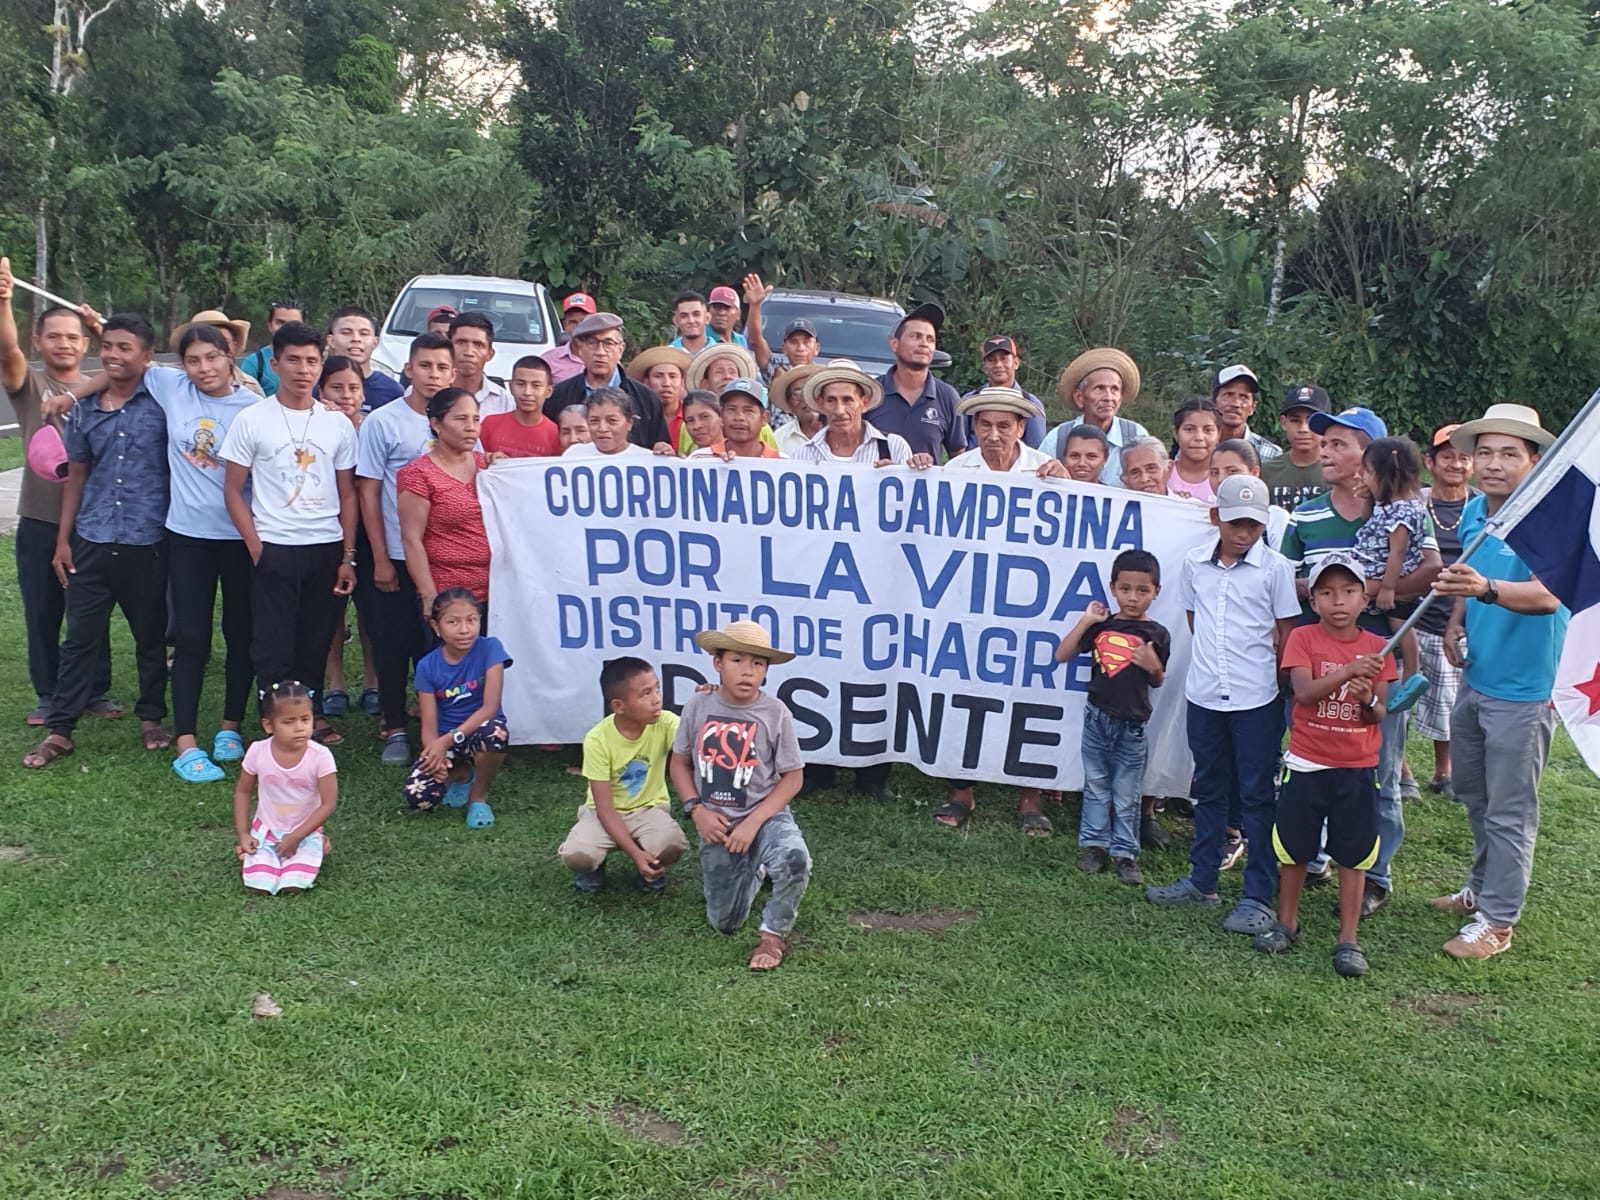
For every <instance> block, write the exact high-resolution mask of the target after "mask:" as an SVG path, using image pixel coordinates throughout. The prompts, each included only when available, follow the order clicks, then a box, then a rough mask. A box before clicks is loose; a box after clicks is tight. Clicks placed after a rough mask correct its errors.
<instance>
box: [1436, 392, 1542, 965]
mask: <svg viewBox="0 0 1600 1200" xmlns="http://www.w3.org/2000/svg"><path fill="white" fill-rule="evenodd" d="M1553 441H1555V437H1554V436H1553V435H1552V434H1551V433H1549V432H1548V431H1547V430H1545V429H1544V428H1543V427H1542V426H1541V425H1540V424H1539V414H1538V413H1537V412H1535V411H1534V410H1533V409H1531V408H1527V407H1525V406H1523V405H1521V404H1493V405H1490V406H1489V410H1488V412H1487V413H1485V414H1484V416H1483V417H1482V418H1481V419H1480V420H1477V421H1468V422H1467V423H1466V424H1464V425H1462V426H1460V427H1459V428H1458V429H1457V430H1456V431H1455V432H1454V433H1452V434H1451V435H1450V443H1451V445H1453V446H1455V447H1456V449H1458V450H1461V451H1463V452H1466V453H1470V454H1471V455H1472V467H1473V474H1474V475H1475V476H1476V477H1477V480H1478V486H1479V487H1480V488H1482V489H1483V494H1482V495H1481V496H1477V497H1475V498H1473V499H1472V500H1470V501H1468V503H1467V507H1466V509H1465V510H1464V511H1463V512H1462V514H1461V525H1460V534H1461V543H1462V545H1463V546H1470V545H1472V542H1473V540H1474V539H1475V538H1476V537H1477V536H1478V535H1479V534H1480V533H1482V532H1483V530H1484V527H1485V526H1486V525H1487V524H1488V521H1489V518H1490V517H1492V516H1493V515H1494V514H1495V512H1497V511H1498V510H1499V508H1500V506H1501V505H1503V504H1504V503H1505V502H1506V500H1507V499H1508V498H1509V497H1510V495H1511V493H1512V492H1513V491H1515V490H1516V487H1517V485H1518V484H1520V483H1521V482H1522V481H1523V480H1524V479H1526V478H1527V477H1528V474H1529V472H1531V471H1532V470H1533V468H1534V465H1535V464H1536V463H1537V462H1538V461H1539V453H1540V451H1542V450H1543V449H1544V448H1545V447H1547V446H1549V445H1550V443H1551V442H1553ZM1433 590H1434V591H1436V592H1438V593H1439V595H1440V596H1444V597H1450V598H1451V601H1450V602H1451V603H1453V604H1454V606H1455V607H1454V611H1453V612H1452V613H1451V615H1450V621H1449V623H1448V624H1447V625H1446V626H1445V631H1444V647H1445V654H1446V655H1447V656H1448V657H1449V659H1450V661H1451V662H1452V663H1453V664H1454V665H1455V666H1457V667H1463V668H1464V669H1465V674H1464V676H1463V678H1462V681H1461V688H1460V691H1459V692H1458V693H1457V695H1456V706H1455V709H1454V711H1453V712H1452V713H1451V714H1450V746H1451V753H1452V756H1453V758H1454V765H1453V771H1454V780H1455V789H1456V798H1457V799H1458V800H1460V801H1461V803H1462V805H1463V807H1465V808H1466V810H1467V820H1468V822H1470V823H1471V825H1472V871H1471V873H1470V875H1469V876H1468V878H1467V885H1466V886H1465V887H1463V888H1462V889H1461V890H1460V891H1459V892H1455V893H1453V894H1452V895H1449V896H1440V897H1438V898H1437V899H1435V900H1434V901H1433V907H1434V908H1436V909H1439V910H1440V911H1441V912H1448V913H1453V914H1455V915H1456V916H1460V917H1468V918H1470V920H1469V922H1468V924H1467V925H1465V926H1464V927H1463V928H1462V930H1461V932H1460V933H1458V934H1457V935H1456V936H1455V937H1453V938H1451V939H1450V940H1449V941H1448V942H1446V943H1445V944H1444V952H1445V953H1446V954H1449V955H1451V956H1452V957H1455V958H1473V959H1484V958H1489V957H1490V956H1492V955H1495V954H1499V953H1500V952H1501V951H1502V950H1506V949H1508V948H1509V947H1510V946H1511V931H1512V927H1513V926H1514V925H1515V924H1516V923H1517V918H1518V917H1520V916H1521V915H1522V903H1523V900H1524V899H1525V898H1526V896H1527V893H1528V880H1529V878H1530V877H1531V876H1532V874H1533V848H1534V843H1535V842H1536V841H1537V840H1538V837H1539V777H1540V776H1541V775H1543V774H1544V768H1545V764H1546V763H1547V762H1548V761H1549V759H1550V738H1551V735H1552V734H1553V733H1554V732H1555V722H1556V718H1555V712H1554V710H1552V709H1551V707H1550V692H1551V689H1552V688H1553V687H1554V686H1555V678H1556V664H1557V662H1558V661H1559V660H1560V658H1561V643H1562V641H1563V640H1564V639H1565V637H1566V632H1567V616H1568V614H1567V610H1566V609H1565V608H1564V607H1562V605H1561V603H1560V602H1559V601H1558V600H1557V599H1556V598H1555V596H1554V595H1552V594H1551V592H1550V589H1548V588H1547V587H1545V586H1544V584H1542V583H1540V582H1539V580H1537V579H1536V578H1534V576H1533V572H1531V571H1530V570H1528V567H1527V564H1526V563H1524V562H1523V561H1522V559H1521V558H1519V557H1518V556H1517V554H1516V551H1514V550H1512V549H1511V547H1510V546H1508V545H1506V544H1505V543H1504V542H1503V541H1501V540H1500V539H1499V538H1497V537H1493V536H1491V537H1488V538H1486V539H1485V540H1484V542H1483V544H1482V545H1481V546H1479V547H1478V548H1477V550H1475V551H1474V552H1473V554H1472V555H1471V557H1470V558H1464V559H1462V560H1461V561H1460V562H1456V563H1452V564H1451V565H1450V566H1448V567H1446V568H1444V570H1443V571H1441V572H1440V573H1439V578H1438V581H1437V582H1436V583H1435V584H1434V586H1433ZM1463 637H1465V639H1466V651H1465V654H1464V655H1463V653H1462V649H1461V639H1462V638H1463Z"/></svg>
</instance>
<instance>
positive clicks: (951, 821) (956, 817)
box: [933, 800, 972, 829]
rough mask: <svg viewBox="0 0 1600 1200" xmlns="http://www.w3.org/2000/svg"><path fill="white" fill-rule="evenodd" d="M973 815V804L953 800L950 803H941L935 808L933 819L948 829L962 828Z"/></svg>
mask: <svg viewBox="0 0 1600 1200" xmlns="http://www.w3.org/2000/svg"><path fill="white" fill-rule="evenodd" d="M971 816H972V805H970V804H957V803H956V802H955V801H954V800H951V801H950V802H949V803H948V804H941V805H940V806H939V807H938V808H936V809H934V810H933V819H934V821H935V822H936V823H937V824H940V825H943V826H944V827H945V828H946V829H960V828H961V827H962V826H963V825H965V824H966V823H967V819H968V818H969V817H971Z"/></svg>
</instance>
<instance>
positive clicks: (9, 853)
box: [0, 846, 33, 863]
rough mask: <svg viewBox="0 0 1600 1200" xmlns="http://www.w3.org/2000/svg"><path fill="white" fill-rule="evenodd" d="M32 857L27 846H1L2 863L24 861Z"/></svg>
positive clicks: (0, 858)
mask: <svg viewBox="0 0 1600 1200" xmlns="http://www.w3.org/2000/svg"><path fill="white" fill-rule="evenodd" d="M32 857H33V851H32V850H29V849H28V848H27V847H26V846H0V863H24V862H27V861H28V860H29V859H30V858H32Z"/></svg>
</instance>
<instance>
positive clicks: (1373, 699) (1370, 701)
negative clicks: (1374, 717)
mask: <svg viewBox="0 0 1600 1200" xmlns="http://www.w3.org/2000/svg"><path fill="white" fill-rule="evenodd" d="M1361 707H1362V708H1364V709H1366V710H1367V711H1368V712H1371V711H1372V710H1373V709H1375V708H1377V707H1378V693H1377V692H1373V693H1372V695H1370V696H1368V697H1367V698H1366V699H1365V700H1363V701H1362V702H1361Z"/></svg>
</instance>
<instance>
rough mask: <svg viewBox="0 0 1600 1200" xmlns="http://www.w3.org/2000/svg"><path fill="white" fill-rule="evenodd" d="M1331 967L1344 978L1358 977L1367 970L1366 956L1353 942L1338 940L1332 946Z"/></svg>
mask: <svg viewBox="0 0 1600 1200" xmlns="http://www.w3.org/2000/svg"><path fill="white" fill-rule="evenodd" d="M1333 969H1334V970H1335V971H1337V972H1338V973H1339V974H1341V975H1343V976H1344V977H1345V978H1346V979H1359V978H1360V977H1361V976H1363V975H1365V974H1366V973H1367V971H1368V967H1367V956H1366V955H1365V954H1363V953H1361V947H1360V946H1358V945H1356V944H1355V943H1354V942H1340V943H1339V944H1338V945H1337V946H1335V947H1334V948H1333Z"/></svg>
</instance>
